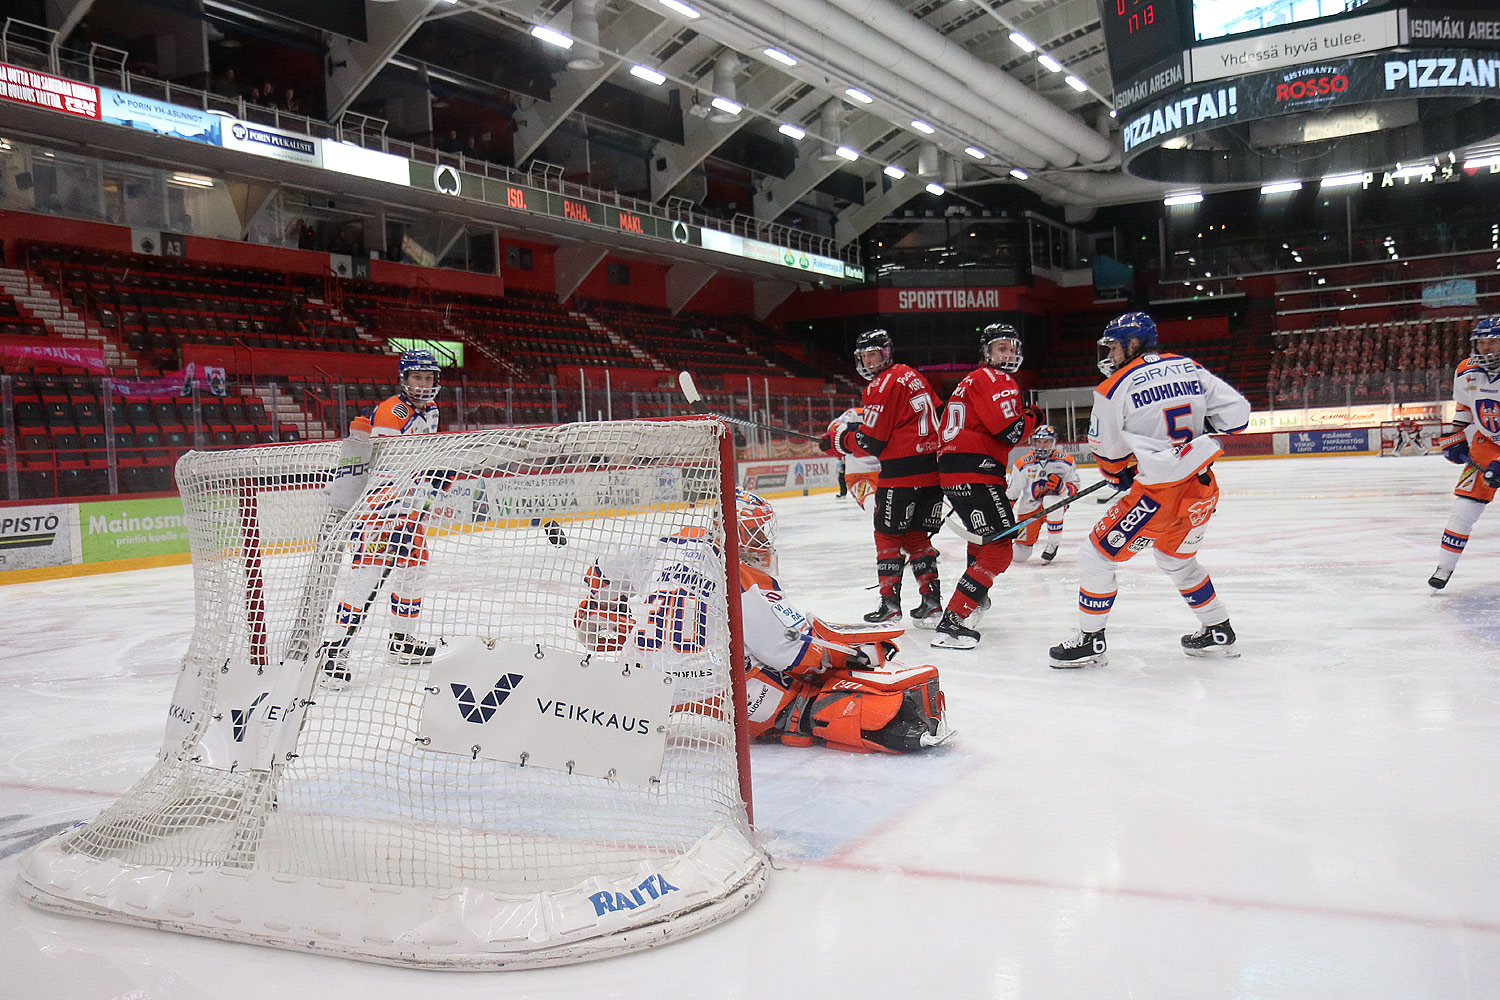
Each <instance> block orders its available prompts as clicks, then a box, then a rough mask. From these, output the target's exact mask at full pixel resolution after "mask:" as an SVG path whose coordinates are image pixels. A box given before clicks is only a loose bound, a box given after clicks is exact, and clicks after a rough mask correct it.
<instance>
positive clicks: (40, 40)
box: [0, 18, 860, 265]
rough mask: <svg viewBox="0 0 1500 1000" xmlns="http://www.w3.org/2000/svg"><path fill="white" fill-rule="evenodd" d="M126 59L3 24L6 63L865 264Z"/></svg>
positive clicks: (788, 232)
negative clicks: (256, 99)
mask: <svg viewBox="0 0 1500 1000" xmlns="http://www.w3.org/2000/svg"><path fill="white" fill-rule="evenodd" d="M126 57H127V53H125V52H124V51H122V50H120V49H114V48H110V47H109V46H104V45H93V46H91V47H90V48H89V49H88V50H87V51H81V50H76V49H68V48H65V47H63V45H62V43H61V40H60V39H58V38H57V32H56V31H54V30H52V29H51V28H45V27H42V26H40V25H35V24H31V23H29V22H26V21H21V20H18V19H16V18H9V19H7V20H6V22H5V24H4V27H3V29H0V62H7V63H11V64H13V65H19V66H26V67H29V68H32V69H38V70H42V71H45V72H49V73H52V74H54V75H57V76H63V77H67V78H69V79H73V80H80V81H85V82H88V83H92V84H94V85H95V86H105V87H114V88H118V89H120V90H123V91H125V92H126V93H130V94H139V95H141V96H143V97H151V98H155V99H157V100H161V101H166V102H169V103H171V104H180V105H183V106H185V107H193V108H198V109H199V110H202V111H216V112H222V113H224V114H227V115H231V116H233V117H235V118H239V119H240V120H242V121H248V122H255V123H256V124H260V125H269V126H271V127H273V128H278V129H282V130H284V131H287V132H296V133H299V134H302V135H307V136H312V137H316V138H320V139H331V140H334V141H337V142H347V143H351V144H353V145H356V146H363V147H365V148H368V149H378V150H380V151H381V152H384V153H391V154H393V155H395V156H402V157H405V158H407V159H410V160H414V161H416V162H418V163H430V164H433V165H440V164H446V165H448V166H452V167H457V168H458V169H459V170H462V171H466V172H469V173H475V174H481V175H483V176H484V177H487V178H490V179H492V180H497V181H503V182H507V183H511V184H518V185H524V186H528V187H540V188H542V189H544V190H548V191H552V192H554V193H556V194H560V195H564V196H567V197H571V198H579V199H586V200H588V201H593V202H598V203H600V204H605V205H613V206H615V207H616V208H621V209H624V210H625V211H628V212H633V213H635V214H638V215H647V216H658V217H662V216H664V217H666V218H669V219H673V220H675V221H680V222H686V223H688V224H690V225H694V226H699V227H701V228H704V229H714V230H719V231H727V232H729V233H732V234H733V235H736V236H741V237H747V238H750V239H756V240H763V241H765V242H767V243H775V244H777V245H778V246H783V247H789V248H791V249H794V250H804V251H807V252H808V253H816V254H819V255H821V256H825V257H835V258H838V259H839V260H842V261H844V262H846V263H850V264H855V265H858V264H859V262H860V250H859V245H858V244H857V243H839V242H838V241H836V240H833V239H831V238H829V237H826V236H820V235H818V234H816V233H809V232H804V231H803V230H800V229H792V228H791V227H789V226H783V225H780V224H779V223H775V222H765V221H762V220H759V219H756V218H753V217H752V216H748V215H743V214H740V215H736V216H734V217H733V218H732V219H729V220H724V219H719V218H715V217H712V216H709V215H705V214H703V213H702V212H697V211H693V210H692V209H690V208H688V207H687V206H688V205H689V204H691V203H690V202H686V201H685V200H683V199H672V198H669V199H668V200H667V203H666V204H664V205H658V204H655V203H653V202H648V201H642V200H640V199H638V198H631V197H629V196H628V195H622V194H620V193H619V192H618V191H606V190H603V189H601V188H594V187H589V186H587V185H584V184H577V183H574V182H572V181H568V180H564V179H563V178H562V177H561V176H560V172H557V171H530V172H526V171H521V170H516V169H515V168H513V167H507V166H503V165H501V164H498V163H491V162H490V161H488V160H483V159H475V158H474V157H469V156H466V155H464V154H463V153H461V152H460V153H446V152H443V151H441V150H438V149H434V148H432V147H431V146H423V145H421V144H419V143H415V142H409V141H406V140H402V139H393V138H391V137H390V136H389V134H388V125H389V123H388V122H386V121H384V120H382V119H380V118H375V117H373V116H370V115H363V114H360V113H358V112H353V111H346V112H344V113H343V114H342V115H340V116H339V118H338V119H337V120H336V121H334V122H325V121H321V120H319V119H316V118H310V117H308V116H307V115H302V114H297V113H295V112H290V111H283V110H281V109H280V108H275V107H266V106H264V105H259V104H253V103H251V102H249V101H246V100H245V99H244V98H243V97H227V96H224V95H222V94H215V93H211V92H210V91H206V90H200V89H199V88H197V87H189V86H185V85H183V84H180V83H172V82H169V81H166V80H156V79H153V78H151V77H147V76H142V75H141V74H139V73H135V72H133V71H131V70H130V69H129V68H128V67H127V66H126V65H125V60H126Z"/></svg>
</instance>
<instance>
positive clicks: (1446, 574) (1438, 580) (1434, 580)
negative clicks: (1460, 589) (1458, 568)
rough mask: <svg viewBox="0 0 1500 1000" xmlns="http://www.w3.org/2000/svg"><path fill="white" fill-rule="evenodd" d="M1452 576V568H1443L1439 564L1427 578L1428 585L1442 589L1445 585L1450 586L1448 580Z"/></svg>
mask: <svg viewBox="0 0 1500 1000" xmlns="http://www.w3.org/2000/svg"><path fill="white" fill-rule="evenodd" d="M1452 577H1453V571H1452V570H1451V569H1443V567H1441V566H1439V567H1438V568H1437V569H1435V570H1433V571H1432V575H1431V576H1430V577H1428V578H1427V586H1429V587H1431V588H1432V589H1433V590H1442V589H1443V588H1444V587H1446V586H1448V581H1449V580H1450V579H1451V578H1452Z"/></svg>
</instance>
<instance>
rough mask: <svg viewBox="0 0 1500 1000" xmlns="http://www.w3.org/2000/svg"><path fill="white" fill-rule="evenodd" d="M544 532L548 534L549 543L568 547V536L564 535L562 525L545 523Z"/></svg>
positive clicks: (552, 522) (543, 524) (543, 523)
mask: <svg viewBox="0 0 1500 1000" xmlns="http://www.w3.org/2000/svg"><path fill="white" fill-rule="evenodd" d="M542 530H543V531H545V532H547V541H549V542H551V543H552V544H553V545H567V544H568V536H567V535H565V534H563V530H562V525H560V524H558V523H557V522H556V521H550V520H549V521H543V522H542Z"/></svg>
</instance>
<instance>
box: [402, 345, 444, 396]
mask: <svg viewBox="0 0 1500 1000" xmlns="http://www.w3.org/2000/svg"><path fill="white" fill-rule="evenodd" d="M397 364H398V370H399V375H398V376H397V381H399V382H400V383H401V393H402V395H404V396H406V397H407V398H408V399H410V400H411V401H412V402H414V403H422V404H427V403H430V402H432V401H433V400H435V399H437V394H438V389H439V388H440V386H439V384H438V383H439V380H441V378H442V369H441V368H439V367H438V363H437V359H436V358H434V357H433V356H432V352H431V351H423V350H412V351H402V352H401V360H400V361H399V362H398V363H397ZM416 372H432V385H412V384H411V383H410V382H409V381H408V380H407V379H408V376H410V375H412V374H414V373H416Z"/></svg>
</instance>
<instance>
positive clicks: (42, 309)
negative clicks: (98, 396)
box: [0, 267, 140, 376]
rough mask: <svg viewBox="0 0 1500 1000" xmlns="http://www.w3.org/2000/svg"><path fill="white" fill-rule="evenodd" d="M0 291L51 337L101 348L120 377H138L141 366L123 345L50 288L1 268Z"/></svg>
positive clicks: (24, 315) (15, 272) (105, 359)
mask: <svg viewBox="0 0 1500 1000" xmlns="http://www.w3.org/2000/svg"><path fill="white" fill-rule="evenodd" d="M0 288H3V289H5V292H6V294H8V295H10V296H11V297H12V298H13V299H15V301H16V308H17V309H18V310H19V311H20V313H21V315H22V317H23V318H31V319H35V320H37V321H38V322H40V323H41V324H42V325H43V326H45V327H46V328H47V332H48V334H50V335H51V336H54V337H58V338H60V339H62V340H70V341H73V342H75V343H82V344H87V345H88V346H90V347H98V348H101V349H102V350H103V351H104V362H105V364H107V365H109V367H110V369H111V370H112V371H114V372H115V373H117V374H121V375H127V376H134V375H135V374H136V373H137V372H138V371H139V369H140V365H139V363H138V362H137V361H136V359H135V358H134V357H133V356H131V354H130V353H129V352H128V351H126V350H125V348H124V347H123V346H121V345H120V344H118V343H116V342H115V341H114V339H113V338H111V337H108V336H106V335H105V333H104V331H103V330H101V329H100V328H99V327H98V326H97V325H96V324H95V323H94V322H93V321H92V320H90V319H87V318H86V317H83V316H80V315H78V313H76V312H74V311H73V309H72V307H71V306H69V305H67V304H66V303H65V302H63V301H62V300H61V299H59V298H58V297H57V294H56V293H55V292H54V291H53V290H52V288H51V287H50V286H48V285H47V284H46V283H45V282H43V281H41V280H40V279H38V278H34V277H33V276H32V275H31V274H30V273H28V272H26V271H23V270H20V269H18V268H13V267H0Z"/></svg>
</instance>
